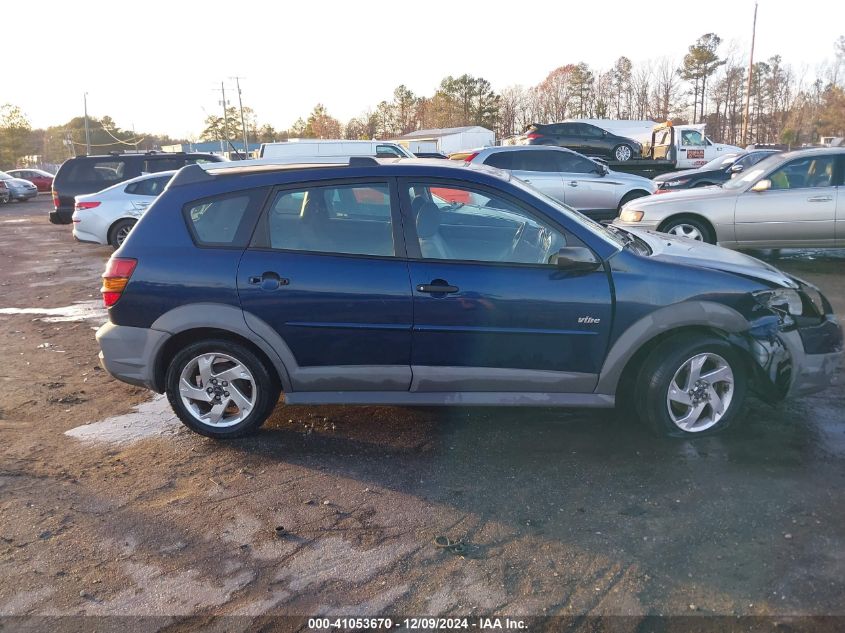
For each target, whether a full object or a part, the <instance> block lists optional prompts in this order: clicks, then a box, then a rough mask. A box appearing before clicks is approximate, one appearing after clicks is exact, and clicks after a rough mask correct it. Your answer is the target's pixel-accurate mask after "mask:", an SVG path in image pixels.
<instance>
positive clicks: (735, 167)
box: [728, 164, 744, 174]
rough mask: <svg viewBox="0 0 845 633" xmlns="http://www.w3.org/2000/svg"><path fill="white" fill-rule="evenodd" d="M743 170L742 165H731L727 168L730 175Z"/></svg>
mask: <svg viewBox="0 0 845 633" xmlns="http://www.w3.org/2000/svg"><path fill="white" fill-rule="evenodd" d="M743 169H744V168H743V166H742V165H737V164H733V165H731V166H730V167H729V168H728V171H729V172H730V173H731V174H738V173H740V172H741V171H742V170H743Z"/></svg>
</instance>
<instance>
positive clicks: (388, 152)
mask: <svg viewBox="0 0 845 633" xmlns="http://www.w3.org/2000/svg"><path fill="white" fill-rule="evenodd" d="M376 158H402V154H400V153H399V150H397V149H396V148H395V147H393V146H391V145H376Z"/></svg>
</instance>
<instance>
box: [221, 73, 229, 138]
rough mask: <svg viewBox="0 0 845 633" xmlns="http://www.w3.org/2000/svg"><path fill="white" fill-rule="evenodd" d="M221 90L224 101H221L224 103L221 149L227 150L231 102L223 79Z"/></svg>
mask: <svg viewBox="0 0 845 633" xmlns="http://www.w3.org/2000/svg"><path fill="white" fill-rule="evenodd" d="M220 92H221V93H222V95H223V101H221V102H220V103H222V104H223V138H221V139H220V151H221V152H225V151H227V150H228V149H229V148H228V143H229V114H228V113H227V112H226V106H227V105H229V104H228V102H227V101H226V86H225V85H224V84H223V82H222V81H221V82H220Z"/></svg>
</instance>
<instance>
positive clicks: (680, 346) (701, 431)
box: [634, 334, 748, 437]
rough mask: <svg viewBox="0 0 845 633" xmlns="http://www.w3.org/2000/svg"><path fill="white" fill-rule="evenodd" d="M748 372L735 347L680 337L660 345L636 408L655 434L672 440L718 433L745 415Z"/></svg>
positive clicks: (649, 361) (648, 363)
mask: <svg viewBox="0 0 845 633" xmlns="http://www.w3.org/2000/svg"><path fill="white" fill-rule="evenodd" d="M747 372H748V368H747V365H746V363H745V362H744V359H743V358H742V356H740V354H739V352H738V351H737V350H736V348H734V347H733V346H732V345H731V344H730V343H728V342H726V341H724V340H723V339H720V338H718V337H716V336H713V335H706V334H678V335H676V336H672V337H669V338H667V339H666V340H664V341H662V342H661V343H659V344H658V345H657V346H656V347H655V348H654V349H653V350H652V351H651V353H650V354H649V355H648V357H647V358H646V360H645V362H644V363H643V366H642V369H641V371H640V372H639V377H638V378H637V381H636V388H635V391H634V403H635V407H636V411H637V415H638V416H639V418H640V419H641V420H642V421H644V422H645V423H646V424H647V425H648V426H649V427H650V428H651V430H652V431H653V432H655V433H657V434H658V435H667V436H670V437H695V436H702V435H711V434H714V433H719V432H720V431H723V430H724V429H726V428H728V426H730V425H731V423H732V422H734V421H735V420H736V418H737V417H738V415H739V414H740V412H741V410H742V408H743V404H744V402H745V397H746V394H747V391H748V374H747Z"/></svg>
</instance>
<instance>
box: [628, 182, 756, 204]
mask: <svg viewBox="0 0 845 633" xmlns="http://www.w3.org/2000/svg"><path fill="white" fill-rule="evenodd" d="M737 193H739V192H737V191H735V190H726V189H723V188H722V187H718V186H713V187H696V188H694V189H681V190H680V191H668V192H666V193H662V194H660V195H659V196H650V197H648V198H637V200H636V201H635V202H636V208H637V209H645V208H647V207H657V206H661V205H663V204H670V205H677V204H678V203H679V202H691V201H693V200H716V199H720V198H725V199H727V198H733V197H734V196H736V195H737Z"/></svg>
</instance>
